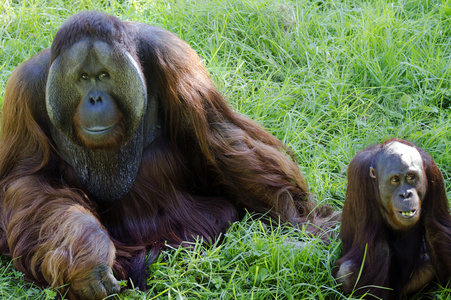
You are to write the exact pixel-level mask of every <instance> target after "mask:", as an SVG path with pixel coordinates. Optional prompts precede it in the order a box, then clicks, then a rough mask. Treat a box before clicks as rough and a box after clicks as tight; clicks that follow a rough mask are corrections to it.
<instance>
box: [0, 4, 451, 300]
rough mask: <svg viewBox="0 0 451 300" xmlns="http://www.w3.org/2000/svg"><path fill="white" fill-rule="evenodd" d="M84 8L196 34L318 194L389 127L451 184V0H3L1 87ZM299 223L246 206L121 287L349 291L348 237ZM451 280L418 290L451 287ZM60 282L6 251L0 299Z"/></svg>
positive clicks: (304, 294)
mask: <svg viewBox="0 0 451 300" xmlns="http://www.w3.org/2000/svg"><path fill="white" fill-rule="evenodd" d="M86 9H97V10H102V11H106V12H109V13H112V14H115V15H117V16H119V17H121V18H122V19H131V20H136V21H141V22H146V23H149V24H153V25H157V26H160V27H164V28H166V29H169V30H171V31H172V32H174V33H176V34H178V35H179V36H180V37H181V38H183V39H184V40H186V41H187V42H188V43H189V44H190V45H192V47H193V48H194V49H195V50H196V51H197V52H198V53H199V55H200V56H201V57H202V58H203V60H204V62H205V65H206V67H207V69H208V70H209V71H210V73H211V76H212V78H213V80H214V81H215V83H216V84H217V86H218V88H219V89H220V90H221V91H222V93H223V94H224V95H225V96H226V98H227V99H229V101H230V105H231V106H233V107H234V109H235V110H237V111H239V112H241V113H243V114H245V115H247V116H249V117H251V118H253V119H254V120H256V121H258V122H259V123H261V124H262V125H263V126H264V127H265V128H267V129H268V130H269V131H270V132H271V133H273V134H274V135H275V136H277V137H278V138H279V139H281V140H283V141H284V142H285V143H286V144H288V145H289V146H290V147H291V148H292V149H293V150H294V152H295V153H296V155H297V157H298V159H299V164H300V168H301V170H302V172H303V173H304V174H305V176H306V179H307V182H308V183H309V184H310V187H311V190H312V191H313V192H314V193H315V195H316V198H317V201H319V202H324V203H328V204H331V205H333V206H335V207H336V208H337V209H341V208H342V206H343V200H344V195H345V191H346V167H347V165H348V163H349V161H350V160H351V158H352V157H353V156H354V155H355V153H356V152H357V151H359V150H361V149H363V148H365V147H367V146H368V145H370V144H374V143H379V142H382V141H384V140H385V139H388V138H390V137H399V138H403V139H407V140H410V141H412V142H414V143H416V144H417V145H418V146H420V147H422V148H424V149H425V150H426V151H428V152H429V153H430V154H431V155H432V157H433V158H434V159H435V161H436V163H437V165H438V166H439V168H441V170H442V173H443V175H444V177H445V181H446V186H447V192H448V195H449V196H450V195H451V190H450V187H451V153H450V149H451V129H450V128H451V113H450V106H451V89H450V75H451V74H450V72H451V61H450V58H451V1H445V0H443V1H439V0H430V1H428V0H423V1H421V0H398V1H382V0H375V1H364V0H354V1H352V0H348V1H347V0H343V1H339V0H322V1H313V0H311V1H309V0H305V1H301V0H299V1H295V0H252V1H251V0H248V1H246V0H223V1H220V0H211V1H205V0H189V1H158V0H155V1H144V0H143V1H141V0H129V1H119V0H117V1H114V0H104V1H100V0H99V1H95V0H71V1H68V0H60V1H44V0H30V1H20V0H6V1H5V0H0V97H2V95H3V90H4V87H5V85H6V81H7V79H8V77H9V75H10V74H11V72H12V70H13V69H14V68H15V67H17V65H18V64H19V63H20V62H22V61H24V60H25V59H27V58H29V57H31V56H32V55H33V54H36V53H37V52H38V51H40V50H42V49H44V48H47V47H49V46H50V43H51V41H52V37H53V36H54V34H55V33H56V31H57V29H58V27H59V26H60V25H61V23H62V22H63V21H64V20H65V19H66V18H67V17H68V16H70V15H72V14H73V13H75V12H78V11H80V10H86ZM337 233H338V232H337ZM300 237H301V238H302V237H305V235H304V234H303V233H302V232H298V231H297V230H295V229H290V228H286V227H284V226H276V225H274V226H273V227H271V226H264V225H262V223H261V222H260V221H259V220H251V219H250V218H248V219H247V220H245V221H243V222H240V223H237V224H234V226H233V227H232V228H231V229H230V230H229V232H228V233H227V237H226V241H225V242H224V243H223V244H221V245H214V246H213V247H210V248H204V247H203V246H201V245H200V244H196V245H194V246H193V248H192V249H190V250H186V249H172V250H169V251H166V252H165V253H163V255H162V256H161V257H160V259H158V261H157V262H156V263H155V264H153V265H152V266H151V267H150V274H151V276H150V277H149V280H148V287H149V290H148V292H147V293H141V292H138V291H129V292H126V293H123V294H122V295H121V296H120V298H121V299H155V298H158V299H169V298H170V299H196V298H202V299H277V298H278V299H344V298H346V297H345V296H343V295H342V294H341V293H340V292H339V290H338V288H337V284H336V283H335V281H334V279H333V278H332V276H331V269H332V267H333V265H334V262H335V260H336V259H337V258H338V257H339V255H340V251H341V250H340V243H339V241H333V242H332V243H331V245H329V246H324V245H322V244H321V243H320V242H319V241H317V240H309V239H304V241H306V243H299V242H297V241H298V240H299V238H300ZM450 291H451V290H450V289H447V288H443V287H436V288H434V290H433V291H432V292H430V291H429V292H423V293H421V294H419V295H416V296H414V298H415V299H420V298H424V297H426V296H430V297H431V298H434V299H448V297H449V296H448V294H449V292H450ZM55 295H56V293H55V291H53V290H51V289H45V290H42V289H39V288H36V287H35V286H33V285H32V284H30V283H27V282H25V281H24V280H23V278H22V276H21V274H19V273H18V272H16V271H14V270H13V268H11V267H10V261H9V260H8V259H6V258H0V299H53V298H54V297H55Z"/></svg>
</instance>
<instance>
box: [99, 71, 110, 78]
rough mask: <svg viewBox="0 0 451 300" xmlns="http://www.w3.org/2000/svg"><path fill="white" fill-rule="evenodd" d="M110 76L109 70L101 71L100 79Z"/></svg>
mask: <svg viewBox="0 0 451 300" xmlns="http://www.w3.org/2000/svg"><path fill="white" fill-rule="evenodd" d="M108 77H110V74H108V72H101V73H100V75H99V78H100V79H102V78H108Z"/></svg>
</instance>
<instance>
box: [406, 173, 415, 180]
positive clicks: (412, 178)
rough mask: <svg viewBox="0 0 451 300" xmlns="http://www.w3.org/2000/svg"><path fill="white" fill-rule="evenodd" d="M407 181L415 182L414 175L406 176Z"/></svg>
mask: <svg viewBox="0 0 451 300" xmlns="http://www.w3.org/2000/svg"><path fill="white" fill-rule="evenodd" d="M407 180H408V181H413V180H415V174H409V175H407Z"/></svg>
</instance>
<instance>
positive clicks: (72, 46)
mask: <svg viewBox="0 0 451 300" xmlns="http://www.w3.org/2000/svg"><path fill="white" fill-rule="evenodd" d="M1 130H2V133H1V140H0V199H1V200H0V253H4V254H7V255H9V256H11V257H13V258H14V265H15V267H16V268H17V269H18V270H20V271H21V272H24V273H25V274H26V275H27V276H28V277H29V278H31V279H32V280H34V281H35V282H37V283H39V284H43V285H47V284H50V285H52V286H54V287H59V286H62V285H64V284H70V289H69V296H70V297H72V298H76V299H85V298H86V299H98V298H102V297H105V296H107V295H109V294H112V293H115V292H117V291H118V289H119V286H118V283H117V280H122V279H131V280H132V281H133V283H134V285H135V286H139V287H141V288H143V289H144V288H145V270H146V260H149V258H146V255H147V254H148V253H150V260H152V257H155V255H156V253H158V252H159V251H160V250H161V249H162V248H163V247H164V246H165V245H172V246H177V245H180V244H182V242H183V241H192V240H194V239H195V238H196V237H201V238H203V239H204V241H211V240H214V239H216V238H217V237H218V236H219V235H220V234H221V233H222V232H224V231H225V230H226V229H227V228H228V226H229V224H230V222H233V221H235V220H237V219H239V218H240V217H241V216H242V215H243V213H244V212H245V211H246V210H247V211H250V212H256V213H268V214H269V216H271V217H272V218H274V219H277V220H280V221H281V222H287V223H291V224H304V223H306V222H310V224H315V225H321V224H320V223H321V222H322V221H323V219H322V217H326V215H328V214H329V210H328V209H327V208H326V209H320V210H315V209H314V208H315V205H316V204H315V203H314V202H313V201H312V200H310V198H309V192H308V187H307V184H306V183H305V180H304V178H303V177H302V175H301V173H300V171H299V168H298V166H297V164H296V163H295V162H294V160H293V159H292V158H290V157H289V150H288V149H287V148H286V147H285V146H284V145H283V144H282V143H281V142H280V141H278V140H277V139H276V138H275V137H273V136H272V135H270V134H269V133H268V132H266V131H265V130H264V129H262V128H261V127H260V126H258V125H257V124H256V123H254V122H253V121H251V120H249V119H248V118H246V117H244V116H242V115H240V114H237V113H235V112H233V111H232V110H231V109H230V108H229V107H228V106H227V104H226V102H225V101H224V99H223V98H222V97H221V95H220V93H219V92H218V90H217V89H216V88H215V87H214V86H213V84H212V82H211V81H210V79H209V77H208V74H207V72H206V70H205V68H204V67H203V65H202V63H201V60H200V58H199V57H198V56H197V55H196V53H195V52H194V51H193V50H192V49H191V48H190V47H189V46H188V45H187V44H186V43H185V42H183V41H182V40H181V39H179V38H178V37H177V36H175V35H174V34H172V33H170V32H168V31H166V30H163V29H160V28H156V27H152V26H149V25H146V24H142V23H135V22H122V21H120V20H119V19H117V18H116V17H113V16H109V15H106V14H103V13H99V12H83V13H79V14H77V15H75V16H73V17H71V18H70V19H69V20H68V21H66V22H65V23H64V24H63V25H62V27H61V28H60V30H59V31H58V32H57V34H56V36H55V38H54V41H53V43H52V46H51V48H50V49H46V50H43V51H42V52H40V53H39V54H38V55H36V56H35V57H33V58H31V59H30V60H28V61H26V62H25V63H23V64H22V65H20V66H19V67H18V68H17V69H16V70H15V71H14V73H13V74H12V76H11V78H10V79H9V81H8V84H7V87H6V91H5V97H4V105H3V119H2V123H1ZM287 155H288V156H287ZM311 228H313V226H312V227H311ZM312 230H314V229H312ZM111 271H113V272H111Z"/></svg>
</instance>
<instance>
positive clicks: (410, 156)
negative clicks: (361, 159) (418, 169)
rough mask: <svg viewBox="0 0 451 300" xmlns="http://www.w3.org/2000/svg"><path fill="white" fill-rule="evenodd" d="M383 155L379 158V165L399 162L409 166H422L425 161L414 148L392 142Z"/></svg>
mask: <svg viewBox="0 0 451 300" xmlns="http://www.w3.org/2000/svg"><path fill="white" fill-rule="evenodd" d="M383 151H384V152H383V155H381V156H379V159H378V160H377V163H378V164H379V163H384V162H385V163H387V162H399V163H400V164H403V165H407V166H422V165H423V159H422V158H421V154H420V152H418V150H417V149H416V148H414V147H412V146H409V145H406V144H403V143H400V142H392V143H390V144H388V145H387V146H386V147H385V149H384V150H383Z"/></svg>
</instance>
